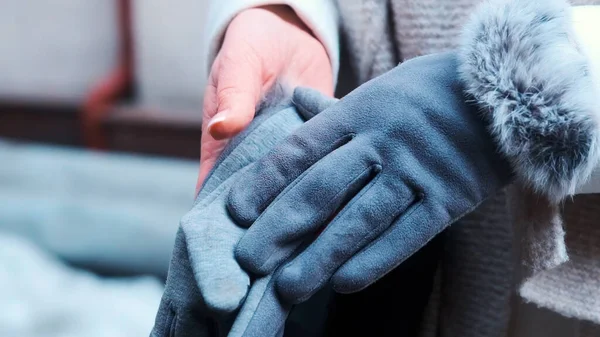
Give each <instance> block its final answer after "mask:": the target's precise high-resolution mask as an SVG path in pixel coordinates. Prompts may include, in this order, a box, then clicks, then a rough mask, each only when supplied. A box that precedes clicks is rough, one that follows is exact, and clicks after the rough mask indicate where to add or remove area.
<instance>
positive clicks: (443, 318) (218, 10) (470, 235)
mask: <svg viewBox="0 0 600 337" xmlns="http://www.w3.org/2000/svg"><path fill="white" fill-rule="evenodd" d="M480 2H481V1H480V0H419V1H415V0H388V1H382V0H337V1H336V2H335V3H333V2H332V1H328V0H280V1H277V0H271V1H260V0H236V1H232V2H231V3H229V4H228V5H227V6H224V5H217V4H218V2H217V1H215V4H216V5H215V6H214V7H213V13H214V14H213V15H211V16H210V17H212V18H213V20H214V21H213V23H212V26H211V28H209V29H208V30H207V31H208V32H209V34H210V35H209V38H208V39H207V41H208V43H209V44H208V45H207V51H208V56H207V61H208V63H207V67H208V64H210V63H211V61H212V59H214V55H215V54H216V51H217V50H218V45H219V41H220V40H221V36H222V34H223V32H224V30H225V28H226V26H227V23H228V22H229V20H230V19H231V18H232V17H233V16H234V15H235V13H237V12H239V11H240V10H242V9H244V8H248V7H251V6H256V5H264V4H272V3H279V4H288V5H290V6H291V7H292V8H294V10H295V11H296V13H298V15H299V16H300V17H301V18H302V19H303V20H304V21H305V22H306V23H307V25H308V26H309V27H310V28H311V29H312V30H313V32H314V33H315V35H316V36H317V37H318V38H319V39H320V40H321V41H322V42H323V43H324V45H325V47H326V49H327V50H328V53H329V56H330V58H331V60H332V66H333V70H334V73H335V74H336V75H337V73H338V70H339V69H340V59H339V55H340V51H339V50H340V49H339V37H338V31H337V30H336V29H335V27H336V23H337V22H338V20H339V27H341V35H342V36H344V38H345V39H344V40H345V42H346V44H347V50H348V55H347V56H348V60H349V64H350V66H351V68H352V71H353V72H354V74H355V77H356V78H357V79H358V82H359V83H362V82H365V81H367V80H369V79H371V78H373V77H375V76H377V75H379V74H382V73H383V72H386V71H388V70H389V69H391V68H393V67H394V66H395V65H396V64H397V63H398V62H401V61H403V60H406V59H409V58H412V57H415V56H419V55H424V54H429V53H434V52H440V51H445V50H448V49H451V48H456V47H459V46H460V44H461V39H460V36H461V34H460V33H461V30H462V29H463V24H464V23H465V22H466V21H468V19H469V17H470V15H471V14H472V12H473V11H474V10H475V8H476V6H477V5H478V4H479V3H480ZM574 4H578V5H580V4H600V0H577V1H574ZM334 5H335V6H334ZM581 12H582V11H580V13H581ZM597 21H598V20H596V22H597ZM342 73H343V71H342ZM583 189H584V190H585V186H584V187H583ZM588 191H589V189H588ZM592 192H598V190H592ZM552 197H553V196H552V195H548V194H546V195H545V196H544V195H543V193H542V195H540V194H533V193H531V192H529V191H527V189H525V188H523V187H522V186H521V184H517V185H515V186H511V187H510V188H509V189H507V191H506V192H505V193H502V194H500V195H498V196H496V197H495V198H492V199H491V200H489V201H488V202H486V203H485V204H483V205H482V206H481V207H480V208H479V209H477V210H476V211H475V212H473V213H472V214H471V215H469V216H467V217H466V218H464V219H463V220H462V221H461V222H460V223H459V224H456V225H454V226H452V227H451V228H450V230H449V239H448V243H447V247H446V254H444V257H443V259H442V261H441V263H440V269H439V277H438V282H437V286H438V287H437V290H438V291H437V292H436V293H435V294H434V295H435V296H432V299H431V305H430V308H429V316H428V319H427V320H426V322H427V326H426V327H424V330H423V334H424V335H427V334H428V333H431V332H435V333H434V334H432V335H438V336H439V335H441V336H521V335H523V334H524V333H525V332H524V331H526V330H527V329H528V327H527V324H526V323H527V320H528V319H529V318H527V317H525V316H524V315H523V312H526V311H527V309H528V307H527V305H525V304H523V303H524V302H532V303H534V304H535V305H537V306H541V307H545V308H547V309H550V310H551V312H548V313H546V312H545V313H543V314H541V315H550V317H552V315H554V314H553V313H559V314H562V315H565V316H568V317H575V318H577V319H581V320H587V321H590V322H594V323H596V324H600V317H599V316H598V313H600V285H599V284H597V280H598V279H600V266H598V264H597V262H594V257H595V258H596V259H597V258H598V256H599V254H598V248H597V247H600V233H598V232H599V230H598V228H599V227H598V226H595V227H594V224H593V223H592V222H593V220H594V219H595V218H596V217H598V216H600V206H599V204H598V202H597V201H598V200H597V196H596V195H591V194H588V195H578V196H577V197H576V198H574V199H573V200H570V201H568V202H566V203H565V204H564V207H562V208H561V207H558V206H553V205H554V204H553V203H551V202H550V200H549V199H551V198H552ZM561 218H563V219H565V220H566V226H565V228H566V229H567V231H566V237H567V241H566V244H565V239H564V237H565V231H564V229H563V220H562V219H561ZM594 234H597V235H594ZM567 252H569V254H567ZM569 257H570V259H569ZM515 289H517V290H518V293H519V294H520V296H515ZM533 315H534V316H535V315H540V314H539V313H534V314H533ZM569 324H570V323H569ZM580 326H581V327H585V329H586V331H588V332H589V331H590V329H594V328H593V327H592V328H590V324H577V326H576V327H574V328H573V329H575V330H577V329H580ZM581 329H583V328H581ZM575 330H572V331H575ZM572 331H571V333H570V334H569V335H575V336H576V335H578V334H579V333H581V334H583V332H577V334H575V333H573V332H572ZM582 331H583V330H582ZM554 332H556V331H554ZM546 335H548V336H550V335H549V334H546Z"/></svg>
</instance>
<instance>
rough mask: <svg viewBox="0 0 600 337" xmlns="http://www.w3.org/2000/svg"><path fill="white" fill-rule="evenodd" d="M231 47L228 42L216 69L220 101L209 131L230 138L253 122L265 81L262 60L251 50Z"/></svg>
mask: <svg viewBox="0 0 600 337" xmlns="http://www.w3.org/2000/svg"><path fill="white" fill-rule="evenodd" d="M242 46H243V45H242ZM228 47H229V46H228V45H227V42H225V44H224V46H223V50H222V51H221V53H220V54H219V56H218V61H217V62H218V64H217V67H216V69H213V71H216V74H215V81H216V104H217V105H216V114H215V115H214V116H213V117H212V118H211V119H210V121H209V122H208V125H207V131H208V132H209V133H210V135H211V136H212V137H213V138H215V139H225V138H231V137H233V136H234V135H236V134H238V133H239V132H240V131H242V130H243V129H244V128H245V127H246V126H247V125H248V124H250V121H252V118H253V117H254V113H255V108H256V105H257V104H258V102H259V100H260V98H261V93H262V89H263V85H264V82H265V81H264V80H263V76H262V75H263V74H262V66H261V62H260V61H252V59H253V57H252V56H251V55H252V54H253V53H252V51H251V50H244V49H247V48H242V47H241V46H239V45H236V48H235V49H233V48H231V47H230V48H228ZM271 84H272V83H271Z"/></svg>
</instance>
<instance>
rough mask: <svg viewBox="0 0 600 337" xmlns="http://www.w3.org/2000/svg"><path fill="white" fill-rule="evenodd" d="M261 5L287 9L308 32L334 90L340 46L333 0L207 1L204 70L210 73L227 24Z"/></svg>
mask: <svg viewBox="0 0 600 337" xmlns="http://www.w3.org/2000/svg"><path fill="white" fill-rule="evenodd" d="M265 5H288V6H290V7H291V8H292V9H293V10H294V11H295V12H296V14H297V15H298V17H299V18H300V19H301V20H302V21H303V22H304V23H305V24H306V25H307V26H308V27H309V28H310V29H311V30H312V32H313V34H314V35H315V36H316V37H317V38H318V39H319V40H320V41H321V43H323V46H324V47H325V50H326V51H327V54H328V56H329V59H330V62H331V65H332V68H333V78H334V83H333V84H334V86H335V85H336V83H335V82H337V75H338V71H339V64H340V62H339V58H340V55H339V54H340V52H339V50H340V46H339V44H340V42H339V33H338V11H337V7H336V5H335V3H334V0H228V1H222V0H211V1H210V7H209V11H208V17H207V22H206V30H205V34H206V35H205V37H204V53H205V55H204V62H205V68H206V69H208V71H210V67H211V65H212V63H213V61H214V59H215V57H216V55H217V53H218V51H219V48H220V47H221V43H222V40H223V36H224V35H225V30H226V29H227V26H228V25H229V23H230V22H231V20H232V19H233V18H234V17H235V16H236V15H237V14H238V13H240V12H241V11H243V10H245V9H248V8H252V7H258V6H265Z"/></svg>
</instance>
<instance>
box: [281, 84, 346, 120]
mask: <svg viewBox="0 0 600 337" xmlns="http://www.w3.org/2000/svg"><path fill="white" fill-rule="evenodd" d="M292 101H293V102H294V105H295V106H296V108H297V109H298V112H299V113H300V114H301V115H302V116H303V117H304V118H305V119H306V120H309V119H311V118H312V117H314V116H315V115H316V114H318V113H320V112H322V111H323V110H325V109H327V108H329V107H330V106H332V105H333V104H335V103H336V102H337V101H338V99H336V98H333V97H329V96H326V95H324V94H323V93H321V92H320V91H318V90H316V89H312V88H307V87H298V88H296V89H294V95H293V96H292Z"/></svg>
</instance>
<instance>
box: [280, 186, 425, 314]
mask: <svg viewBox="0 0 600 337" xmlns="http://www.w3.org/2000/svg"><path fill="white" fill-rule="evenodd" d="M414 200H415V197H414V193H413V191H412V189H410V188H409V187H407V186H405V185H400V184H395V185H392V184H383V183H382V182H381V181H377V179H376V180H375V181H373V182H372V184H370V185H369V186H367V187H366V188H365V189H363V190H362V191H361V192H360V193H359V194H358V195H357V196H356V197H355V198H354V199H352V201H350V203H349V204H348V205H347V206H346V207H345V208H344V209H343V210H342V211H341V212H340V213H339V214H338V215H337V216H336V218H335V219H334V220H333V221H332V222H331V223H330V224H329V225H328V226H327V228H326V229H325V231H323V233H321V235H320V236H319V237H318V238H317V239H316V240H315V241H314V242H313V243H312V244H311V245H310V246H309V247H308V248H307V249H306V250H305V251H304V252H303V253H301V254H300V255H299V256H298V257H297V258H295V259H294V260H293V261H292V262H291V263H289V264H288V265H287V266H286V267H285V268H284V269H283V271H282V273H281V276H280V277H279V278H278V279H277V289H278V291H279V293H280V294H281V295H282V297H283V298H284V299H285V300H287V301H290V302H292V303H300V302H302V301H305V300H307V299H308V298H309V297H310V296H312V295H313V294H314V293H315V292H316V291H318V290H319V289H321V288H322V287H323V286H324V285H325V284H326V283H327V282H328V281H329V279H330V278H331V276H332V275H333V274H334V273H335V271H336V270H337V269H338V268H339V267H340V266H341V265H343V264H344V263H345V262H346V261H347V260H348V259H350V258H351V257H352V256H353V255H354V254H356V252H358V251H360V250H361V249H362V248H363V247H365V246H366V245H367V244H368V243H369V242H370V241H371V240H373V239H374V238H375V237H377V236H378V235H379V234H381V233H382V232H384V231H385V230H386V229H387V228H388V227H389V226H390V225H391V224H392V223H393V222H394V219H396V218H397V217H398V215H399V214H401V213H402V212H403V211H404V210H405V209H406V208H407V207H409V206H410V205H411V204H412V203H413V201H414ZM391 250H392V248H391V247H387V248H386V249H385V250H382V251H383V252H384V253H388V254H391V253H392V251H391ZM382 251H380V252H379V254H381V253H382Z"/></svg>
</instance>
